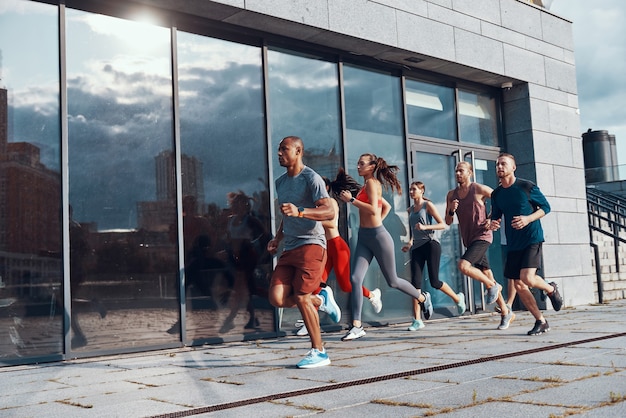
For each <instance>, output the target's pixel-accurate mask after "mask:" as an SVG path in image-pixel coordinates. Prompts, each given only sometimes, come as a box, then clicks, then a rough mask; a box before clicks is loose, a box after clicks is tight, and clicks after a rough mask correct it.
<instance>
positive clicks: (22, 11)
mask: <svg viewBox="0 0 626 418" xmlns="http://www.w3.org/2000/svg"><path fill="white" fill-rule="evenodd" d="M56 11H57V9H56V8H55V7H48V6H45V5H44V6H43V7H41V5H40V4H37V3H35V2H32V1H24V0H2V1H1V2H0V15H3V14H5V13H15V14H19V15H26V14H30V13H33V12H36V13H39V14H48V15H50V16H56V15H57V12H56Z"/></svg>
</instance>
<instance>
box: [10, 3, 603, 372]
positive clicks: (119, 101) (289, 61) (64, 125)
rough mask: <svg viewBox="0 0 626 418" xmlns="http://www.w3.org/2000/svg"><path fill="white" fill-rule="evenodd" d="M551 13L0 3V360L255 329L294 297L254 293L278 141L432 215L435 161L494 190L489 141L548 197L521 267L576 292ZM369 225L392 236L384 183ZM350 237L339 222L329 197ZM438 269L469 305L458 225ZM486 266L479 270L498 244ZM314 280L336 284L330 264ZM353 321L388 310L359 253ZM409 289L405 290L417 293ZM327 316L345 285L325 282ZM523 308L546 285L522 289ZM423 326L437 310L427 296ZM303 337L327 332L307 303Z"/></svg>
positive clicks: (254, 333)
mask: <svg viewBox="0 0 626 418" xmlns="http://www.w3.org/2000/svg"><path fill="white" fill-rule="evenodd" d="M577 107H578V99H577V89H576V78H575V63H574V52H573V40H572V32H571V22H568V21H566V20H564V19H562V18H560V17H559V16H556V15H554V14H552V13H550V12H549V11H548V10H546V9H544V8H542V7H539V6H536V5H534V4H531V3H530V2H527V1H521V0H484V1H481V2H476V1H472V0H415V1H411V2H406V1H398V0H380V1H376V2H372V1H367V0H357V1H345V0H315V1H301V0H296V1H289V2H286V1H266V0H258V1H251V0H247V1H245V2H244V0H228V1H208V0H186V1H184V2H180V1H174V0H133V1H121V0H119V1H118V0H108V1H103V0H87V1H85V0H81V1H78V0H65V1H62V2H57V1H35V0H13V1H11V2H8V3H7V4H5V5H3V6H2V7H1V8H0V152H1V153H0V194H2V196H0V197H1V199H0V205H1V206H0V244H1V245H2V247H1V248H0V276H1V278H2V279H1V281H0V359H1V360H2V363H3V364H15V363H30V362H36V361H54V360H61V359H64V358H70V357H85V356H95V355H101V354H110V353H117V352H129V351H143V350H150V349H156V348H166V347H176V346H180V345H183V344H184V345H195V344H204V343H219V342H223V341H236V340H247V339H259V338H272V337H276V336H279V335H282V334H284V333H289V332H293V322H295V320H297V319H298V317H297V313H296V312H295V310H284V311H279V310H276V309H274V308H273V307H272V306H270V305H269V303H268V302H267V286H268V283H269V282H268V281H269V277H270V275H271V271H272V265H273V262H274V260H273V259H272V258H271V257H270V256H269V255H268V254H267V253H266V252H265V251H264V246H265V243H266V242H267V240H268V239H269V237H270V236H271V235H272V234H273V233H274V232H275V229H276V227H277V225H278V224H279V223H280V218H279V213H278V212H277V210H276V208H275V207H274V204H273V202H274V198H275V194H274V180H275V179H276V178H277V177H278V176H279V175H280V174H282V172H283V169H282V168H281V167H280V166H279V165H278V163H277V159H276V150H277V146H278V143H279V141H280V140H281V139H282V138H283V137H285V136H288V135H297V136H300V137H302V138H303V140H304V142H305V163H306V164H307V165H309V166H311V167H312V168H314V169H315V170H316V171H318V172H319V173H320V174H322V175H324V176H327V177H329V178H332V177H334V176H335V174H336V172H337V170H338V169H339V168H340V167H345V168H346V170H347V172H348V173H349V174H352V175H353V176H355V177H356V161H357V160H358V158H359V155H361V154H362V153H365V152H371V153H375V154H377V155H380V156H382V157H384V158H385V159H386V160H387V161H388V162H389V163H391V164H395V165H397V166H399V167H400V172H399V175H400V178H401V180H402V185H403V189H404V190H405V191H406V190H407V189H408V187H407V186H408V184H409V183H410V182H411V181H414V180H420V181H423V182H424V183H425V184H426V190H427V192H426V195H427V196H428V197H429V198H430V199H431V200H432V201H433V202H434V203H435V204H436V206H437V207H438V208H439V211H440V212H441V213H443V210H444V208H445V196H446V192H447V191H448V190H449V189H451V188H453V187H455V180H454V175H453V171H454V166H455V164H456V162H458V161H460V160H466V161H470V162H471V163H472V164H473V166H474V169H475V180H476V181H478V182H481V183H485V184H488V185H490V186H492V187H495V186H496V185H497V178H496V175H495V169H494V167H495V159H496V158H497V155H498V154H499V153H500V152H501V151H506V152H510V153H512V154H513V155H515V157H516V159H517V166H518V170H517V174H518V176H519V177H523V178H527V179H530V180H532V181H534V182H536V183H537V184H538V185H539V187H540V188H541V190H542V191H543V192H544V194H545V195H546V196H547V198H548V200H549V201H550V203H551V205H552V212H551V213H550V214H549V215H548V216H546V217H545V218H543V219H542V221H541V222H542V224H543V227H544V230H545V237H546V242H545V244H544V267H543V269H542V272H541V273H542V275H543V276H544V277H545V278H547V279H549V280H550V281H555V282H557V283H558V284H559V286H560V288H561V292H562V294H563V297H564V299H565V304H566V305H569V306H575V305H579V304H586V303H591V302H593V301H594V296H593V295H594V288H593V283H594V276H593V272H592V263H591V258H592V257H591V252H590V247H589V231H588V228H587V215H586V213H587V212H586V196H585V172H584V161H583V147H582V142H581V138H580V127H579V118H578V112H577ZM385 198H386V199H387V200H388V201H389V202H390V203H391V204H392V206H393V210H392V213H391V215H390V216H388V217H387V219H385V226H386V227H387V229H388V230H389V231H390V232H391V234H392V236H393V237H394V239H395V240H396V249H397V251H396V259H397V260H396V261H397V270H398V272H399V274H400V275H401V276H403V277H407V278H408V277H409V271H408V267H407V264H406V261H407V258H406V255H405V254H404V253H402V252H401V251H400V248H401V245H402V243H403V242H405V241H407V240H408V231H407V225H408V222H407V213H406V210H405V209H406V208H407V207H408V205H409V203H410V202H409V200H408V196H407V195H406V193H404V194H402V195H398V194H395V195H392V194H390V193H386V194H385ZM341 211H342V213H341V215H342V216H341V230H342V234H343V235H344V238H345V239H346V240H347V241H348V242H349V243H350V244H351V245H354V243H355V240H356V231H357V229H358V214H357V213H354V211H351V210H350V208H346V207H345V206H343V205H342V208H341ZM438 238H439V240H440V242H441V244H442V248H443V256H442V260H441V266H440V272H441V273H440V274H441V278H442V279H443V280H444V281H446V282H448V283H450V284H451V285H452V287H453V288H455V289H459V290H461V289H462V290H464V291H465V294H466V295H467V298H468V300H467V302H468V306H469V314H472V313H476V312H480V311H483V310H485V309H489V308H488V307H486V306H485V304H484V300H483V297H482V291H481V289H480V288H479V287H478V286H477V285H476V284H475V283H472V281H471V280H468V279H467V278H465V277H463V276H461V275H460V274H459V272H458V271H457V269H456V260H457V259H458V257H459V256H460V254H461V252H462V247H461V243H460V240H459V233H458V228H457V226H456V225H452V226H451V227H450V228H448V229H446V230H445V231H442V232H441V233H440V234H439V235H438ZM489 256H490V259H491V263H492V267H493V270H494V273H495V274H496V277H497V278H498V281H500V282H501V283H502V284H506V280H505V279H504V278H503V277H502V257H501V248H500V237H499V233H498V234H496V237H495V238H494V244H493V245H492V247H491V249H490V252H489ZM329 283H330V284H331V285H332V286H335V283H334V278H333V277H332V276H331V278H330V281H329ZM365 284H366V285H367V286H368V287H370V288H376V287H379V288H381V290H382V291H383V306H384V307H383V311H382V312H381V314H379V315H377V314H375V313H374V312H373V311H370V310H369V307H366V309H365V311H364V316H363V318H364V321H366V322H369V323H370V324H385V323H398V322H408V321H409V320H410V318H411V301H410V300H409V299H408V297H405V296H404V295H403V294H400V292H397V291H394V290H392V289H389V288H388V286H387V285H386V283H385V281H384V279H383V278H382V276H381V274H380V271H379V270H378V268H377V265H375V264H374V265H373V268H371V269H370V271H369V272H368V276H367V277H366V283H365ZM425 288H426V289H427V290H429V287H428V285H426V286H425ZM336 294H337V299H338V302H339V303H340V305H341V306H342V307H343V308H344V309H347V302H348V295H347V294H345V293H342V292H336ZM537 298H538V299H539V301H540V306H543V307H546V308H549V306H546V303H545V298H544V297H543V296H542V295H537ZM434 303H435V308H436V315H439V316H454V315H456V313H455V307H454V306H452V305H451V302H450V301H449V300H447V299H446V298H445V297H443V296H441V295H438V294H435V297H434ZM321 321H322V325H323V327H325V328H327V329H328V330H333V329H338V328H337V327H338V326H337V325H334V324H332V323H331V322H330V321H329V320H328V319H327V318H326V317H324V316H323V315H322V316H321Z"/></svg>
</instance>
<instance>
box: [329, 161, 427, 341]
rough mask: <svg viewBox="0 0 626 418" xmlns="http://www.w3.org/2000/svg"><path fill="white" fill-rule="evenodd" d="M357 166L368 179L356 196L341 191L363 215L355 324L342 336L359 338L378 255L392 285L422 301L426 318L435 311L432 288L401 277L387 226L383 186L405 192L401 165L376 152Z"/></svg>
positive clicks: (355, 278)
mask: <svg viewBox="0 0 626 418" xmlns="http://www.w3.org/2000/svg"><path fill="white" fill-rule="evenodd" d="M357 170H358V173H359V175H360V176H361V177H363V180H364V185H363V187H362V188H361V190H360V191H359V192H358V194H357V195H356V196H354V197H353V196H352V193H351V192H350V191H348V190H343V191H342V192H341V193H340V194H339V198H340V199H341V200H342V201H343V202H346V203H351V204H352V205H353V206H354V207H356V208H357V209H358V210H359V219H360V221H359V235H358V239H357V245H356V249H355V251H354V254H353V256H354V258H353V260H354V262H353V267H352V276H351V282H352V293H351V302H352V328H351V329H350V331H349V332H348V333H347V334H346V335H345V336H344V337H343V338H342V339H341V340H342V341H349V340H355V339H357V338H361V337H363V336H364V335H365V331H364V330H363V326H362V323H361V310H362V308H363V294H362V292H361V286H362V285H363V281H364V279H365V273H366V272H367V269H368V268H369V265H370V263H371V261H372V258H374V257H375V258H376V261H378V264H379V266H380V270H381V272H382V274H383V276H384V277H385V280H386V281H387V284H388V285H389V286H390V287H392V288H394V289H398V290H400V291H402V292H404V293H406V294H407V295H409V296H411V297H412V298H414V299H416V300H417V301H418V302H419V303H421V304H422V307H423V311H424V317H425V318H426V319H429V318H430V315H431V314H432V312H433V307H432V303H431V300H430V295H429V294H428V292H420V291H419V290H417V289H416V288H414V287H413V286H412V285H411V283H410V282H408V281H406V280H404V279H401V278H399V277H398V275H397V273H396V258H395V252H394V247H393V239H392V237H391V235H390V234H389V232H388V231H387V229H385V227H384V226H383V219H384V218H385V217H386V216H387V214H389V211H390V210H391V205H390V204H389V202H387V201H386V200H385V199H383V186H384V187H385V188H386V189H388V188H391V191H392V192H394V191H395V192H397V193H398V194H402V186H401V185H400V181H399V180H398V178H397V177H396V172H397V171H398V170H399V168H398V167H397V166H395V165H392V166H390V165H388V164H387V162H386V161H385V160H384V159H383V158H380V157H377V156H376V155H374V154H363V155H361V156H360V157H359V161H358V163H357Z"/></svg>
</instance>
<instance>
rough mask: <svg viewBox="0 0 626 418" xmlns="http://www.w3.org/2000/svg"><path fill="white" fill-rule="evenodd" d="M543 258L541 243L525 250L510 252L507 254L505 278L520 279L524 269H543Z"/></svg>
mask: <svg viewBox="0 0 626 418" xmlns="http://www.w3.org/2000/svg"><path fill="white" fill-rule="evenodd" d="M541 258H542V251H541V242H538V243H537V244H531V245H529V246H528V247H526V248H524V249H523V250H518V251H511V250H509V251H508V252H507V254H506V265H505V266H504V277H508V278H510V279H519V277H520V272H521V271H522V269H528V268H536V269H539V268H541Z"/></svg>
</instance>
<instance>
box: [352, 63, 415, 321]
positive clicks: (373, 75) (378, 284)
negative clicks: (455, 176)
mask: <svg viewBox="0 0 626 418" xmlns="http://www.w3.org/2000/svg"><path fill="white" fill-rule="evenodd" d="M343 74H344V95H345V112H346V150H347V160H348V167H347V168H346V171H347V172H348V174H350V175H352V176H354V177H355V178H356V179H357V180H359V181H360V182H361V183H362V181H363V179H362V178H360V177H358V173H357V171H356V163H357V161H358V159H359V156H360V155H361V154H364V153H373V154H376V155H377V156H379V157H383V158H384V159H385V160H386V161H387V163H388V164H390V165H397V166H398V167H399V168H400V171H399V172H398V173H397V174H398V179H399V180H400V181H401V183H402V189H403V191H406V190H407V185H406V177H407V175H406V173H407V172H406V149H405V142H404V137H403V126H404V124H403V119H402V98H401V84H400V79H399V77H395V76H392V75H390V74H387V73H383V72H377V71H370V70H366V69H363V68H359V67H354V66H349V65H344V71H343ZM383 197H384V198H385V199H386V200H387V201H388V202H389V203H390V204H391V205H392V209H391V212H390V213H389V215H388V216H387V217H386V218H385V220H384V222H383V224H384V225H385V227H386V228H387V230H388V231H389V233H390V234H391V236H392V237H393V239H394V244H395V255H396V270H397V272H398V275H399V276H400V277H403V278H409V275H408V268H409V266H408V264H405V262H406V261H407V260H408V259H407V258H406V254H405V253H403V252H402V245H403V243H404V242H406V241H408V230H407V225H408V217H407V212H406V207H407V197H406V195H405V194H404V193H403V194H402V195H398V194H391V193H390V191H386V190H384V189H383ZM349 225H350V244H351V245H350V248H351V249H352V250H354V248H355V246H356V240H357V234H358V229H359V214H358V210H354V209H351V210H350V218H349ZM364 284H365V286H366V287H367V288H369V289H374V288H380V290H381V292H382V295H383V306H384V311H383V313H384V317H385V318H397V317H400V316H401V317H406V316H407V314H409V312H411V311H410V306H411V303H412V302H411V299H410V298H409V297H408V296H406V295H405V294H403V293H401V292H398V291H394V290H392V289H390V288H389V286H388V285H387V283H386V281H385V279H384V277H383V276H382V274H381V272H380V268H379V267H378V263H377V262H376V261H373V262H372V265H371V266H370V268H369V270H368V272H367V274H366V276H365V283H364ZM374 319H375V320H380V316H379V315H376V314H374V311H373V310H372V309H371V306H370V305H369V304H368V303H366V304H364V305H363V320H364V321H368V320H374Z"/></svg>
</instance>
